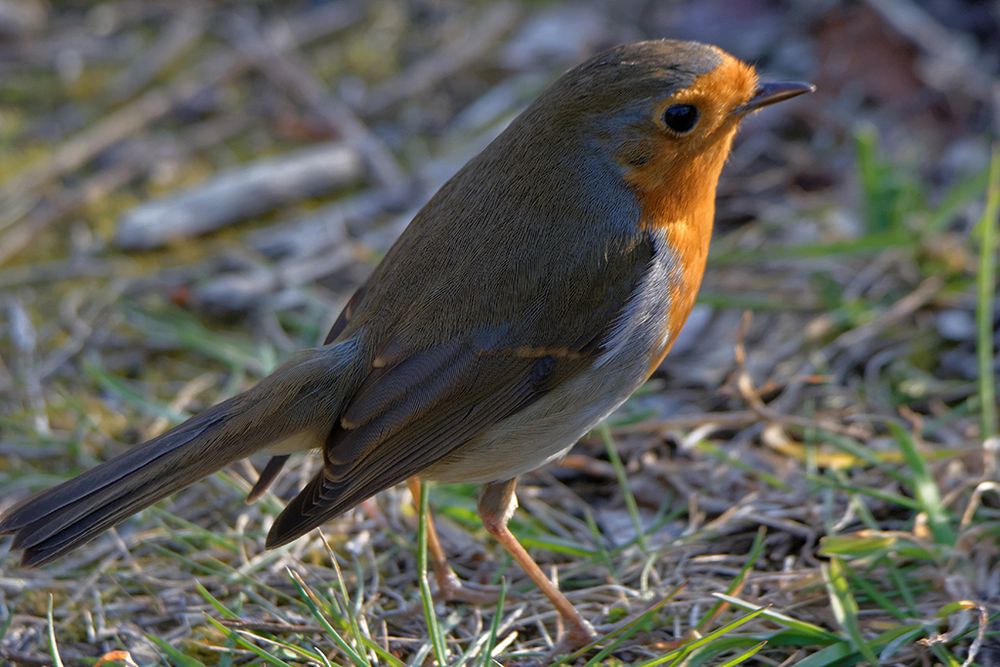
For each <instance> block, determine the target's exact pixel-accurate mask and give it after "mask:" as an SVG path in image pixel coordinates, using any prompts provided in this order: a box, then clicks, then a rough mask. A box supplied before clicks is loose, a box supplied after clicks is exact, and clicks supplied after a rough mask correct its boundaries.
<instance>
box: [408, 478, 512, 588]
mask: <svg viewBox="0 0 1000 667" xmlns="http://www.w3.org/2000/svg"><path fill="white" fill-rule="evenodd" d="M406 487H407V488H408V489H409V490H410V496H412V498H413V507H414V509H416V510H417V512H418V513H419V512H420V478H418V477H410V478H409V479H408V480H406ZM427 550H428V551H429V552H430V553H429V555H430V557H431V567H432V568H433V569H434V578H435V579H436V580H437V585H438V590H439V591H441V595H442V597H443V598H444V599H445V601H449V600H458V601H460V602H469V603H471V604H492V603H493V602H496V594H495V593H494V594H491V593H490V592H489V591H487V590H482V591H480V590H476V589H473V588H470V587H469V585H468V584H465V583H463V582H462V580H461V579H459V578H458V575H457V574H455V571H454V570H453V569H451V565H449V564H448V556H446V555H445V553H444V547H442V546H441V540H440V539H439V538H438V534H437V529H436V528H435V527H434V518H433V515H432V514H431V512H430V511H429V510H428V512H427Z"/></svg>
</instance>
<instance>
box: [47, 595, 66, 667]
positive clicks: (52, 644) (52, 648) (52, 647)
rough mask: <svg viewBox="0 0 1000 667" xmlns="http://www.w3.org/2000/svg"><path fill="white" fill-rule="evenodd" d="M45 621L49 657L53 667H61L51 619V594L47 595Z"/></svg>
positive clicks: (53, 622)
mask: <svg viewBox="0 0 1000 667" xmlns="http://www.w3.org/2000/svg"><path fill="white" fill-rule="evenodd" d="M45 620H46V624H47V625H48V628H46V629H47V631H48V632H47V635H48V643H49V655H50V656H52V664H53V665H54V667H63V661H62V657H61V656H60V655H59V645H58V644H57V643H56V623H55V620H53V617H52V593H49V608H48V610H47V611H46V612H45Z"/></svg>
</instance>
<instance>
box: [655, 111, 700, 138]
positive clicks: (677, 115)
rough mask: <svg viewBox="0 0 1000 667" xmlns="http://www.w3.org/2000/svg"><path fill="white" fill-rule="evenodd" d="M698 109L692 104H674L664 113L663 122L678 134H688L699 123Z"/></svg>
mask: <svg viewBox="0 0 1000 667" xmlns="http://www.w3.org/2000/svg"><path fill="white" fill-rule="evenodd" d="M698 116H699V114H698V107H696V106H694V105H692V104H674V105H671V106H669V107H667V110H666V111H664V112H663V122H664V123H665V124H666V126H667V127H669V128H670V129H671V130H673V131H674V132H676V133H677V134H687V133H688V132H690V131H691V130H692V129H693V128H694V126H695V124H696V123H697V122H698Z"/></svg>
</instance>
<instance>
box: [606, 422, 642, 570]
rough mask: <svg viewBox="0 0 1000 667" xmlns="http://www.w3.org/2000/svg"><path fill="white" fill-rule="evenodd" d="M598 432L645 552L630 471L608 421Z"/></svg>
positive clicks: (637, 538) (640, 519)
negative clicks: (627, 470)
mask: <svg viewBox="0 0 1000 667" xmlns="http://www.w3.org/2000/svg"><path fill="white" fill-rule="evenodd" d="M597 432H598V433H599V434H600V435H601V440H602V441H604V448H605V450H607V452H608V460H610V461H611V466H612V467H613V468H614V469H615V477H616V478H618V486H619V487H620V488H621V490H622V498H623V499H624V500H625V508H626V509H627V510H628V515H629V517H631V519H632V525H633V527H634V528H635V535H636V540H637V541H638V544H639V548H640V549H642V550H643V552H645V551H646V535H645V532H646V531H645V530H644V529H643V527H642V517H641V516H639V505H638V504H637V503H636V502H635V496H634V495H632V489H631V488H629V485H628V473H627V472H625V466H624V465H622V459H621V457H620V456H619V455H618V447H617V445H615V440H614V438H613V437H612V435H611V427H609V426H608V424H607V422H601V425H600V426H598V427H597Z"/></svg>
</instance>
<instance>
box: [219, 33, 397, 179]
mask: <svg viewBox="0 0 1000 667" xmlns="http://www.w3.org/2000/svg"><path fill="white" fill-rule="evenodd" d="M233 31H234V33H236V48H237V49H238V50H239V51H240V53H242V54H243V55H244V56H245V57H246V58H247V60H248V61H250V62H252V63H253V64H254V66H255V67H257V68H259V69H260V70H261V71H262V72H264V74H265V75H266V76H267V77H268V78H269V79H271V81H272V82H273V83H275V84H276V85H278V86H280V87H282V88H284V89H285V90H286V91H287V92H288V93H289V94H290V95H292V96H293V97H295V98H297V99H298V100H299V102H301V103H302V104H304V105H305V106H306V108H307V109H309V111H310V112H312V113H313V114H315V115H316V116H317V117H318V118H320V119H321V120H322V121H323V122H324V123H326V125H327V126H328V128H329V129H330V130H332V131H334V132H337V133H339V134H340V136H342V137H343V139H344V141H345V142H347V144H348V145H349V146H352V147H353V148H355V149H356V150H357V151H358V152H360V153H361V154H362V155H364V156H365V159H366V160H367V162H368V165H369V167H370V168H371V170H372V174H373V176H374V177H375V179H376V180H377V181H378V182H379V184H380V185H381V186H382V187H383V188H385V189H386V190H388V191H389V192H399V191H401V190H403V189H404V188H405V185H406V184H407V182H408V179H407V178H406V176H405V175H404V173H403V171H402V169H400V167H399V164H398V163H397V162H396V158H395V157H393V155H392V153H390V151H389V149H388V148H387V147H386V146H385V144H384V143H383V142H382V140H381V139H379V138H378V137H376V136H375V135H374V134H372V133H371V131H369V130H368V128H367V127H366V126H365V124H364V123H362V122H361V120H359V119H358V117H357V116H355V115H354V112H353V111H351V110H350V108H349V107H348V106H347V105H346V104H344V103H343V102H342V101H340V99H338V98H337V97H335V96H333V95H331V94H330V93H329V92H327V88H326V86H325V85H324V84H323V83H322V82H320V81H319V80H318V79H317V78H316V77H315V76H313V74H312V72H310V70H309V68H308V67H307V66H306V64H305V63H304V62H303V61H302V59H301V57H300V56H299V55H298V54H297V53H296V51H295V49H294V48H285V49H282V48H280V46H279V45H278V43H277V40H276V39H275V38H274V37H273V36H271V35H268V34H267V33H263V34H262V33H261V32H260V31H259V30H258V29H257V27H256V26H255V25H254V24H253V23H252V22H251V21H249V20H247V19H245V18H243V20H239V19H238V20H236V21H234V27H233Z"/></svg>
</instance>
